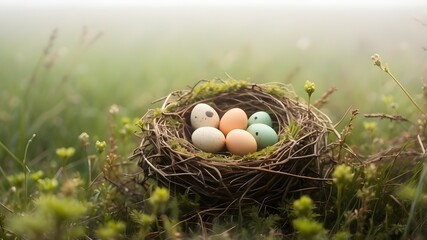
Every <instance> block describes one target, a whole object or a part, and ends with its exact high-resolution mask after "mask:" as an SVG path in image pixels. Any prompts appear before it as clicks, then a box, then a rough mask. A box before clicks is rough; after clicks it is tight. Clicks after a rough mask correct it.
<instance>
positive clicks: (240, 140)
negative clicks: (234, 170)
mask: <svg viewBox="0 0 427 240" xmlns="http://www.w3.org/2000/svg"><path fill="white" fill-rule="evenodd" d="M225 145H226V146H227V150H228V151H229V152H231V153H232V154H236V155H240V156H244V155H246V154H248V153H253V152H256V151H257V144H256V140H255V138H254V137H253V136H252V135H251V134H250V133H249V132H247V131H245V130H243V129H233V130H231V131H230V132H229V133H228V134H227V136H226V138H225Z"/></svg>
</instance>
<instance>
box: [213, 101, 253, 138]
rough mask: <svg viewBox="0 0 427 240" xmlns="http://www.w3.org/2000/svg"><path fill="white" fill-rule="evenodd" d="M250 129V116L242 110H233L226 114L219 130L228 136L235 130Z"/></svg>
mask: <svg viewBox="0 0 427 240" xmlns="http://www.w3.org/2000/svg"><path fill="white" fill-rule="evenodd" d="M247 127H248V116H247V115H246V113H245V111H243V110H242V109H240V108H232V109H230V110H228V111H227V112H225V113H224V115H223V116H222V118H221V120H220V122H219V130H221V132H223V133H224V135H226V136H227V134H228V133H229V132H230V131H231V130H233V129H246V128H247Z"/></svg>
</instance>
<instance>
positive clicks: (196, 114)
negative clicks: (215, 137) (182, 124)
mask: <svg viewBox="0 0 427 240" xmlns="http://www.w3.org/2000/svg"><path fill="white" fill-rule="evenodd" d="M190 121H191V126H192V127H193V129H197V128H200V127H214V128H218V126H219V115H218V113H217V112H216V111H215V109H213V108H212V107H211V106H209V105H208V104H206V103H199V104H197V105H196V106H194V108H193V109H192V110H191V116H190Z"/></svg>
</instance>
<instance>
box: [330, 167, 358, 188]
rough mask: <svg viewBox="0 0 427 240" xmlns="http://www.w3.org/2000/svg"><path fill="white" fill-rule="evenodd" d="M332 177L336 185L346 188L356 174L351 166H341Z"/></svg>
mask: <svg viewBox="0 0 427 240" xmlns="http://www.w3.org/2000/svg"><path fill="white" fill-rule="evenodd" d="M332 177H333V181H334V183H335V184H337V185H341V186H344V185H346V184H347V183H350V182H351V181H352V180H353V177H354V173H353V172H352V170H351V167H350V166H347V165H345V164H341V165H338V166H337V167H336V168H335V170H334V172H333V173H332Z"/></svg>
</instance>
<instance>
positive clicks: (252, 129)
mask: <svg viewBox="0 0 427 240" xmlns="http://www.w3.org/2000/svg"><path fill="white" fill-rule="evenodd" d="M247 131H248V132H249V133H250V134H251V135H252V136H253V137H254V138H255V140H256V142H257V146H258V150H261V149H263V148H265V147H267V146H271V145H273V144H275V143H277V142H278V141H279V137H278V136H277V133H276V132H275V131H274V129H273V128H271V127H270V126H268V125H265V124H262V123H254V124H252V125H250V126H249V127H248V129H247Z"/></svg>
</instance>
